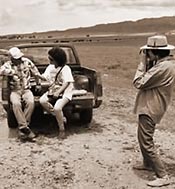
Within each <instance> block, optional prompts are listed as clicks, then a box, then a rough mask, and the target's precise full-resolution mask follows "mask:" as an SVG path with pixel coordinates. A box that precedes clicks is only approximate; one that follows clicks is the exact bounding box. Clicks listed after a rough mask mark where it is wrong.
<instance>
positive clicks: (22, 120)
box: [10, 89, 34, 127]
mask: <svg viewBox="0 0 175 189" xmlns="http://www.w3.org/2000/svg"><path fill="white" fill-rule="evenodd" d="M10 101H11V103H12V109H13V112H14V115H15V117H16V120H17V123H18V126H19V127H26V126H28V125H29V124H30V120H31V116H32V113H33V110H34V96H33V93H32V92H31V91H30V90H29V89H27V90H23V91H12V92H11V94H10Z"/></svg>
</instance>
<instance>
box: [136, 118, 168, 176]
mask: <svg viewBox="0 0 175 189" xmlns="http://www.w3.org/2000/svg"><path fill="white" fill-rule="evenodd" d="M155 126H156V124H155V123H154V122H153V120H152V119H151V117H149V116H148V115H146V114H140V115H139V124H138V141H139V145H140V150H141V152H142V156H143V163H144V165H145V166H148V167H152V168H153V170H154V171H155V173H156V175H157V176H158V177H163V176H165V175H166V171H165V168H164V165H163V163H162V162H161V160H160V158H159V156H158V154H157V152H156V149H155V146H154V141H153V135H154V132H155Z"/></svg>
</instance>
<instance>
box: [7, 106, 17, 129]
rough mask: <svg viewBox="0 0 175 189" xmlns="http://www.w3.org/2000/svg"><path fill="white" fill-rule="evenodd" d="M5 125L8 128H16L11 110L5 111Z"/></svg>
mask: <svg viewBox="0 0 175 189" xmlns="http://www.w3.org/2000/svg"><path fill="white" fill-rule="evenodd" d="M7 124H8V127H9V128H17V127H18V123H17V121H16V117H15V115H14V113H13V110H8V111H7Z"/></svg>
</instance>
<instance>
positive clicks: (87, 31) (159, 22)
mask: <svg viewBox="0 0 175 189" xmlns="http://www.w3.org/2000/svg"><path fill="white" fill-rule="evenodd" d="M170 31H175V16H172V17H160V18H145V19H141V20H137V21H125V22H119V23H109V24H99V25H95V26H92V27H81V28H73V29H68V30H64V31H48V32H43V33H40V35H49V36H57V35H58V36H60V35H64V36H76V35H92V34H93V35H95V34H129V33H149V32H155V33H167V32H170Z"/></svg>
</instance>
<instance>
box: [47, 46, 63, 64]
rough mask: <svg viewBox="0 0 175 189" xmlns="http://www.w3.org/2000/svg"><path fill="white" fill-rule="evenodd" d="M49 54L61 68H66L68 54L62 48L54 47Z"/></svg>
mask: <svg viewBox="0 0 175 189" xmlns="http://www.w3.org/2000/svg"><path fill="white" fill-rule="evenodd" d="M48 54H49V55H50V56H51V57H52V58H53V59H54V60H55V62H56V63H57V64H58V65H59V66H64V65H65V64H66V62H67V57H66V53H65V51H64V50H63V49H61V48H60V47H53V48H52V49H50V50H49V51H48Z"/></svg>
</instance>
